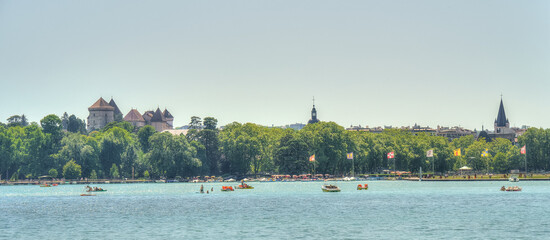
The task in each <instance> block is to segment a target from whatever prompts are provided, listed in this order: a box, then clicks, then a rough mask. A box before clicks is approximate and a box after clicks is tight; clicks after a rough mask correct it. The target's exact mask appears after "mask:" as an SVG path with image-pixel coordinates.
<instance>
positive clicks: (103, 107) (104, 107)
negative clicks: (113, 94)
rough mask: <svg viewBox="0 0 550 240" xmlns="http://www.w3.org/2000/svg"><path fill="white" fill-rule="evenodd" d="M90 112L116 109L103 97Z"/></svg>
mask: <svg viewBox="0 0 550 240" xmlns="http://www.w3.org/2000/svg"><path fill="white" fill-rule="evenodd" d="M88 110H89V111H92V110H107V111H114V110H115V108H114V107H113V106H111V105H109V103H107V101H105V100H104V99H103V98H102V97H100V98H99V99H98V100H97V101H96V102H95V103H94V104H93V105H92V106H90V107H89V108H88Z"/></svg>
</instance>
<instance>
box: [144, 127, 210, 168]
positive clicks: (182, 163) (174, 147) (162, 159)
mask: <svg viewBox="0 0 550 240" xmlns="http://www.w3.org/2000/svg"><path fill="white" fill-rule="evenodd" d="M149 141H150V144H151V151H150V152H149V155H148V159H149V162H150V164H151V167H152V168H153V170H154V173H155V175H156V176H159V177H166V178H174V177H175V176H189V175H190V173H192V172H193V169H194V168H198V167H200V166H201V165H202V163H201V162H200V160H199V159H198V158H197V157H196V156H197V152H196V149H195V148H193V147H192V146H191V145H190V144H189V142H187V139H186V138H185V136H173V135H172V134H170V133H167V132H163V133H155V134H154V135H153V136H151V138H150V139H149Z"/></svg>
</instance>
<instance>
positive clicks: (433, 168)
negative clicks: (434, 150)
mask: <svg viewBox="0 0 550 240" xmlns="http://www.w3.org/2000/svg"><path fill="white" fill-rule="evenodd" d="M432 174H433V177H434V178H435V162H434V156H433V155H432Z"/></svg>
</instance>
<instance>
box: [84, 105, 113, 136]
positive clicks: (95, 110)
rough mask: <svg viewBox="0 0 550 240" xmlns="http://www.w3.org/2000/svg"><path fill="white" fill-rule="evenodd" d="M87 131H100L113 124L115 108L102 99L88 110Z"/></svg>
mask: <svg viewBox="0 0 550 240" xmlns="http://www.w3.org/2000/svg"><path fill="white" fill-rule="evenodd" d="M88 111H89V112H90V115H88V121H87V122H88V123H87V126H86V127H87V129H88V132H91V131H94V130H99V129H101V128H103V127H105V125H107V124H108V123H110V122H113V121H114V120H115V119H114V114H115V108H114V107H113V106H111V105H110V104H109V103H107V101H105V100H104V99H103V98H102V97H100V98H99V99H98V100H97V101H96V102H95V103H94V104H93V105H92V106H90V107H89V108H88Z"/></svg>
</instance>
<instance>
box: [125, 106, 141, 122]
mask: <svg viewBox="0 0 550 240" xmlns="http://www.w3.org/2000/svg"><path fill="white" fill-rule="evenodd" d="M124 121H126V122H145V119H143V117H142V116H141V114H140V113H139V112H138V110H137V109H132V110H130V112H128V114H126V116H125V117H124Z"/></svg>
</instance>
